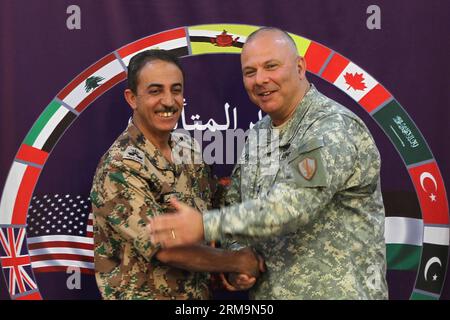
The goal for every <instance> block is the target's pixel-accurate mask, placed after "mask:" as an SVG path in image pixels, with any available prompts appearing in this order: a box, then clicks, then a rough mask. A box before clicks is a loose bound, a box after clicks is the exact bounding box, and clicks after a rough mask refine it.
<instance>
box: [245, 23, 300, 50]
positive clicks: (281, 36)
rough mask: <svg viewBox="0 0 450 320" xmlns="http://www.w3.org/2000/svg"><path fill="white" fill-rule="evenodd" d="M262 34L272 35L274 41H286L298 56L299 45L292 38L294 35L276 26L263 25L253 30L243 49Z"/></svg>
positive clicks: (281, 42)
mask: <svg viewBox="0 0 450 320" xmlns="http://www.w3.org/2000/svg"><path fill="white" fill-rule="evenodd" d="M262 36H270V37H271V38H273V41H275V42H278V43H280V44H283V43H284V44H285V45H287V47H288V48H289V49H290V50H291V52H292V54H293V55H295V56H298V50H297V45H296V44H295V41H294V39H292V37H291V36H290V35H289V33H287V32H286V31H283V30H281V29H278V28H274V27H262V28H259V29H258V30H256V31H253V32H252V33H251V34H250V35H249V36H248V37H247V41H246V42H245V44H244V47H243V48H242V50H244V49H245V46H246V45H247V44H249V43H251V42H252V41H254V40H256V39H258V38H259V37H262Z"/></svg>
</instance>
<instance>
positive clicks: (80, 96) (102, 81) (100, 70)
mask: <svg viewBox="0 0 450 320" xmlns="http://www.w3.org/2000/svg"><path fill="white" fill-rule="evenodd" d="M125 78H126V72H125V68H124V66H123V65H122V63H121V61H119V60H118V59H116V56H115V55H114V54H113V53H111V54H109V55H107V56H106V57H104V58H102V59H100V60H99V61H97V62H96V63H94V64H93V65H92V66H90V67H89V68H87V69H86V70H84V71H83V72H82V73H81V74H79V75H78V76H77V77H76V78H75V79H74V80H73V81H72V82H70V83H69V84H68V85H67V86H66V87H65V88H64V89H63V90H61V92H60V93H58V94H57V98H58V99H59V100H61V101H62V102H63V104H64V105H66V106H67V107H68V108H69V109H73V110H74V111H75V112H78V113H80V112H82V111H83V110H84V109H86V108H87V107H88V106H89V105H90V104H91V103H92V102H93V101H94V100H95V99H97V98H98V97H99V96H101V95H102V94H103V93H104V92H106V91H108V90H109V89H110V88H112V87H113V86H114V85H116V84H117V83H119V82H120V81H122V80H124V79H125Z"/></svg>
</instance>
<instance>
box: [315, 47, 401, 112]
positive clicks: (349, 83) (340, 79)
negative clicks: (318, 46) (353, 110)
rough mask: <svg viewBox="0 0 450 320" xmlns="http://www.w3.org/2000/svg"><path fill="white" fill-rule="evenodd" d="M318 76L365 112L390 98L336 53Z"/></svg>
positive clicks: (379, 86)
mask: <svg viewBox="0 0 450 320" xmlns="http://www.w3.org/2000/svg"><path fill="white" fill-rule="evenodd" d="M320 76H321V77H322V78H323V79H325V80H327V81H329V82H331V83H333V84H334V85H335V86H337V87H338V88H339V89H341V90H342V91H343V92H345V93H346V94H348V95H349V96H350V97H351V98H352V99H353V100H355V101H356V102H358V103H359V104H360V105H361V106H362V107H363V108H364V109H366V111H367V112H372V111H373V110H374V109H376V108H377V107H379V106H381V105H382V104H383V103H385V102H386V101H388V100H389V99H391V98H392V96H391V94H390V93H389V92H388V91H387V90H386V89H385V88H384V87H383V86H382V85H380V84H379V83H378V82H377V81H376V80H375V79H374V78H373V77H372V76H371V75H370V74H368V73H367V72H366V71H364V70H363V69H361V68H360V67H359V66H357V65H356V64H354V63H353V62H351V61H350V60H348V59H347V58H345V57H343V56H341V55H340V54H338V53H334V54H333V55H332V56H331V58H329V61H328V63H327V64H326V66H325V67H324V68H323V71H321V73H320Z"/></svg>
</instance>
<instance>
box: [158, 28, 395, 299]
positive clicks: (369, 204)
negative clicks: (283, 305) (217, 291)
mask: <svg viewBox="0 0 450 320" xmlns="http://www.w3.org/2000/svg"><path fill="white" fill-rule="evenodd" d="M241 63H242V72H243V81H244V86H245V88H246V90H247V93H248V95H249V97H250V99H251V100H252V101H253V102H254V103H255V104H257V105H258V106H259V107H260V108H261V109H262V110H263V111H264V112H266V113H267V114H268V116H266V117H264V118H263V119H261V121H259V122H258V123H257V124H256V125H255V127H254V128H253V129H254V131H253V132H252V133H251V134H250V135H249V138H248V139H247V144H246V146H245V149H244V152H243V157H242V159H241V160H242V161H241V162H242V163H241V164H238V165H236V167H235V169H234V171H233V174H232V183H231V187H230V189H229V192H228V193H227V197H228V198H227V201H228V204H229V206H227V207H223V208H221V209H219V210H210V211H206V212H205V211H204V212H203V216H202V215H200V214H199V212H198V211H197V210H194V209H193V208H190V207H188V206H186V205H185V204H182V203H179V202H176V201H173V205H174V206H175V207H176V208H177V210H178V213H177V214H176V215H174V216H172V217H170V218H159V217H158V218H155V219H152V221H151V222H150V228H151V232H152V239H153V240H154V241H155V242H159V243H162V244H163V245H164V246H165V247H173V246H177V245H179V244H182V243H185V244H186V243H194V242H197V241H199V240H200V239H203V238H204V239H206V240H212V239H216V240H221V241H224V242H228V241H230V240H233V241H235V243H234V244H233V245H234V246H238V245H243V244H244V245H252V246H254V247H255V248H256V249H257V250H258V251H259V252H260V253H261V254H262V255H263V257H264V259H265V261H266V265H267V272H266V273H265V274H264V275H263V276H262V277H261V278H260V279H259V280H258V282H257V284H256V285H255V286H254V287H253V289H252V291H251V297H253V298H255V299H386V298H387V293H388V291H387V284H386V279H385V272H386V264H385V244H384V206H383V201H382V196H381V190H380V155H379V152H378V150H377V148H376V146H375V143H374V140H373V138H372V136H371V135H370V133H369V131H368V129H367V128H366V126H365V125H364V123H363V122H362V121H361V120H360V119H359V118H358V117H357V116H356V115H354V114H353V113H352V112H350V111H349V110H348V109H346V108H345V107H343V106H341V105H339V104H338V103H337V102H335V101H333V100H331V99H329V98H327V97H325V96H324V95H322V94H321V93H320V92H318V90H317V89H316V88H315V87H314V86H313V85H312V84H310V83H309V82H308V80H307V79H306V76H305V70H306V64H305V61H304V59H303V58H302V57H299V56H298V54H297V49H296V47H295V42H294V41H293V40H292V38H290V37H289V35H288V34H287V33H285V32H283V31H281V30H278V29H274V28H262V29H260V30H259V31H256V32H255V33H253V34H252V35H250V36H249V37H248V38H247V42H246V44H245V45H244V47H243V50H242V54H241ZM262 133H266V134H265V135H264V134H262ZM252 134H253V136H256V137H257V138H255V139H251V137H252ZM277 136H278V139H277ZM254 141H257V143H256V144H255V143H254ZM252 142H253V143H252ZM277 153H278V154H277ZM255 154H256V156H255ZM273 154H277V155H276V156H273ZM252 158H256V161H251V159H252ZM270 158H272V159H275V160H279V162H278V165H276V166H275V167H274V166H273V161H272V162H271V161H269V160H268V159H270ZM275 163H276V162H275ZM187 220H188V221H190V224H189V225H186V224H185V221H187ZM167 228H170V229H173V230H175V232H177V235H178V236H177V239H171V238H169V237H167V236H166V234H165V230H166V229H167ZM236 241H237V243H236ZM231 285H234V286H238V285H239V284H237V283H236V282H234V283H232V284H231ZM240 285H245V279H244V280H243V282H242V283H241V284H240Z"/></svg>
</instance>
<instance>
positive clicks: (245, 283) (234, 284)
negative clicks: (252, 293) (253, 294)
mask: <svg viewBox="0 0 450 320" xmlns="http://www.w3.org/2000/svg"><path fill="white" fill-rule="evenodd" d="M220 279H221V280H222V284H223V286H224V287H225V289H227V290H228V291H240V290H248V289H250V288H251V287H253V285H254V284H255V283H256V278H255V277H251V276H249V275H247V274H243V273H229V274H228V277H227V276H225V275H224V274H223V273H221V274H220Z"/></svg>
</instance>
